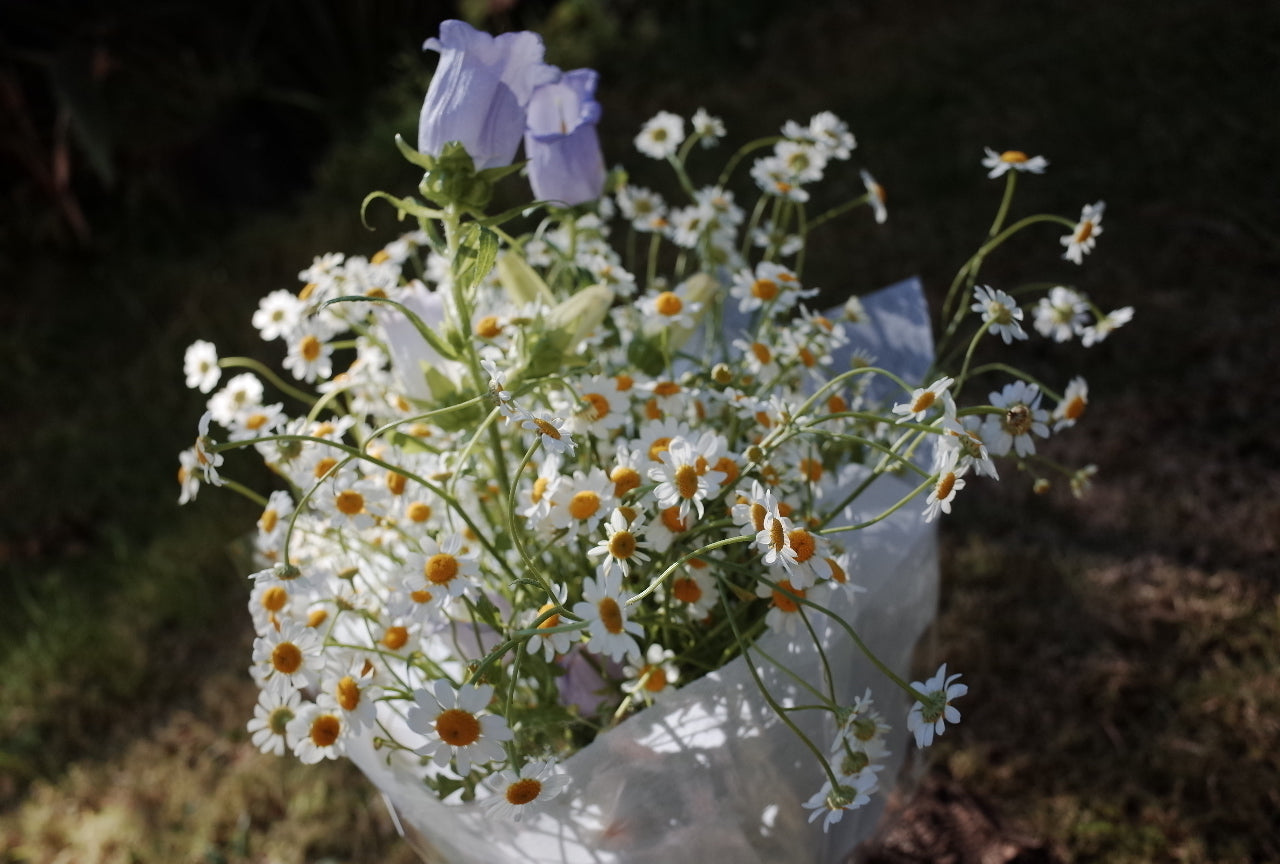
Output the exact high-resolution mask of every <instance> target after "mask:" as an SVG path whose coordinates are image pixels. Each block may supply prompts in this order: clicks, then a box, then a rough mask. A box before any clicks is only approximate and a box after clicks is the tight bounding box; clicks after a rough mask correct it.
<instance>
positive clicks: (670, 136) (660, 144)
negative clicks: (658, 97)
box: [635, 111, 684, 159]
mask: <svg viewBox="0 0 1280 864" xmlns="http://www.w3.org/2000/svg"><path fill="white" fill-rule="evenodd" d="M683 141H684V119H683V118H681V117H680V116H679V115H678V114H672V113H671V112H670V111H659V112H658V113H657V114H655V115H653V116H652V117H650V118H649V119H648V120H647V121H645V124H644V126H643V127H641V129H640V134H639V135H637V136H636V141H635V143H636V149H637V150H639V151H640V152H641V153H643V154H644V155H646V156H648V157H649V158H651V159H666V158H668V157H669V156H674V155H676V150H678V149H679V148H680V144H681V143H682V142H683Z"/></svg>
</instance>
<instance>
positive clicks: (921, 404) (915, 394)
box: [893, 375, 955, 423]
mask: <svg viewBox="0 0 1280 864" xmlns="http://www.w3.org/2000/svg"><path fill="white" fill-rule="evenodd" d="M954 383H955V379H954V378H950V377H948V376H945V375H944V376H943V377H941V378H939V379H938V380H937V381H934V382H933V383H932V384H930V385H929V386H928V387H917V388H916V389H915V390H914V391H912V393H911V399H910V400H909V401H907V402H899V403H897V404H896V405H894V406H893V413H894V414H899V415H901V416H900V417H899V418H898V421H897V422H899V423H905V422H907V421H914V422H916V423H919V422H921V421H923V420H924V418H925V415H926V414H928V413H929V411H930V409H932V408H933V405H934V403H935V402H937V401H938V398H939V397H941V396H942V395H943V394H944V393H946V392H947V388H948V387H950V386H951V385H952V384H954Z"/></svg>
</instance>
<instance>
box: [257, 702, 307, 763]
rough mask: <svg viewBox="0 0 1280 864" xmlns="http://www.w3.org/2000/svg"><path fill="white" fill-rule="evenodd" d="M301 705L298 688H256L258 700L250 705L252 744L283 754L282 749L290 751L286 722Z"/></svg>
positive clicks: (265, 750)
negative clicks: (251, 713) (257, 689)
mask: <svg viewBox="0 0 1280 864" xmlns="http://www.w3.org/2000/svg"><path fill="white" fill-rule="evenodd" d="M301 707H302V693H300V692H299V691H297V690H278V689H276V688H274V687H267V688H265V689H263V690H261V691H259V693H258V704H257V705H255V706H253V719H252V720H250V721H249V725H248V729H249V738H250V740H251V741H253V746H254V747H257V748H258V749H259V750H261V751H262V752H263V753H272V754H274V755H276V756H283V755H284V751H285V750H290V751H292V750H293V746H294V743H295V741H294V739H293V738H292V736H290V734H289V724H290V723H291V722H292V721H293V718H294V717H296V716H297V714H298V711H299V710H300V709H301Z"/></svg>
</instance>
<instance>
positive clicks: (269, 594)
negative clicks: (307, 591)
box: [261, 585, 289, 612]
mask: <svg viewBox="0 0 1280 864" xmlns="http://www.w3.org/2000/svg"><path fill="white" fill-rule="evenodd" d="M261 602H262V608H263V609H266V610H267V611H268V612H279V611H280V610H281V609H283V608H284V604H285V603H288V602H289V592H288V591H286V590H284V589H283V588H281V587H280V586H279V585H273V586H271V587H270V588H268V589H267V590H266V591H263V592H262V601H261Z"/></svg>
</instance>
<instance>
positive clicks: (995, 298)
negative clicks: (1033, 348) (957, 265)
mask: <svg viewBox="0 0 1280 864" xmlns="http://www.w3.org/2000/svg"><path fill="white" fill-rule="evenodd" d="M973 299H974V301H975V302H974V304H973V307H972V308H973V311H974V312H981V313H982V323H984V324H986V325H988V329H990V330H991V332H992V333H995V334H996V335H997V336H999V337H1000V338H1001V339H1003V340H1004V344H1006V345H1008V344H1010V343H1012V342H1013V340H1014V339H1026V338H1027V333H1026V331H1025V330H1023V329H1022V325H1021V324H1019V323H1018V322H1019V321H1021V320H1022V310H1021V309H1020V308H1018V303H1017V301H1016V300H1014V299H1013V298H1012V297H1010V296H1009V295H1008V294H1006V293H1005V292H1004V291H1001V290H999V289H997V288H991V287H989V286H987V285H976V286H974V289H973Z"/></svg>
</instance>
